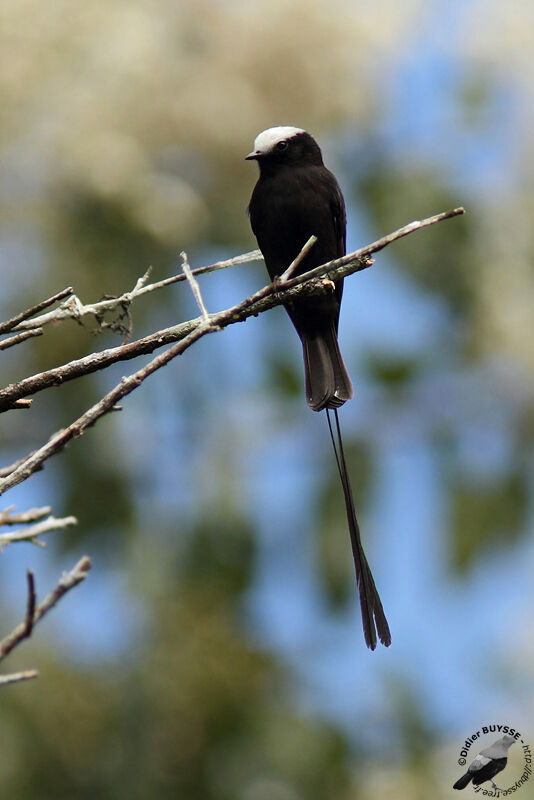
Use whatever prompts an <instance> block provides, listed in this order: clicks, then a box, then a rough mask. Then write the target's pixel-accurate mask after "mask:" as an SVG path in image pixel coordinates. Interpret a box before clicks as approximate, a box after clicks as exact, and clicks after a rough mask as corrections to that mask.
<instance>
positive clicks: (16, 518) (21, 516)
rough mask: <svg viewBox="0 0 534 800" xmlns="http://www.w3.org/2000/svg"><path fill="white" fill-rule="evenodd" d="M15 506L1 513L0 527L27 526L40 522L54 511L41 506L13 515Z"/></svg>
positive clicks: (49, 507) (48, 507)
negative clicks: (30, 523)
mask: <svg viewBox="0 0 534 800" xmlns="http://www.w3.org/2000/svg"><path fill="white" fill-rule="evenodd" d="M14 508H15V506H9V508H6V509H4V511H0V525H26V524H27V523H29V522H39V520H41V519H44V518H45V517H46V516H48V514H50V512H51V511H52V507H51V506H41V508H30V509H28V511H20V512H19V513H18V514H13V513H12V512H13V509H14Z"/></svg>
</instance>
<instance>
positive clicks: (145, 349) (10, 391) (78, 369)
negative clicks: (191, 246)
mask: <svg viewBox="0 0 534 800" xmlns="http://www.w3.org/2000/svg"><path fill="white" fill-rule="evenodd" d="M463 213H464V210H463V208H458V209H454V210H453V211H446V212H444V213H442V214H436V215H435V216H433V217H428V218H427V219H424V220H416V221H415V222H411V223H410V224H409V225H405V226H404V227H402V228H399V229H398V230H397V231H394V232H393V233H390V234H388V235H387V236H383V237H382V238H381V239H378V240H377V241H376V242H373V243H372V244H370V245H367V246H366V247H362V248H360V249H359V250H355V251H354V252H353V253H349V254H348V255H346V256H343V257H342V258H338V259H335V260H334V261H329V262H327V263H326V264H322V265H321V266H318V267H315V268H314V269H312V270H309V271H308V272H305V273H302V274H301V275H297V276H295V277H293V278H289V279H288V280H286V281H285V282H284V284H283V286H282V287H281V286H280V283H279V282H277V283H276V285H275V284H269V285H267V286H264V287H263V289H260V290H259V291H258V292H256V293H255V294H254V295H252V296H251V297H248V298H246V299H245V300H243V301H242V302H241V303H238V304H237V305H235V306H233V307H232V308H229V309H226V310H225V311H221V312H218V313H216V314H211V315H209V319H210V320H211V325H212V326H213V325H214V326H218V327H226V326H227V325H230V324H233V323H234V322H241V321H243V320H245V319H247V318H248V317H250V316H256V315H257V314H259V313H261V312H263V311H266V310H267V309H269V308H272V307H273V306H276V305H280V304H281V303H284V302H287V301H288V300H291V299H294V298H296V297H299V296H302V295H303V294H313V293H319V292H324V291H325V286H324V282H322V281H320V280H318V278H324V277H328V278H329V279H330V280H339V279H340V278H343V277H347V276H348V275H350V274H352V273H354V272H358V271H359V270H362V269H366V268H367V267H369V266H370V264H371V263H372V262H371V261H370V256H371V254H372V253H375V252H378V251H379V250H382V249H383V248H384V247H386V246H387V245H389V244H391V243H392V242H394V241H396V240H397V239H400V238H402V237H403V236H407V235H408V234H410V233H413V232H414V231H417V230H420V229H422V228H426V227H428V226H430V225H434V224H436V223H438V222H441V221H443V220H445V219H449V218H451V217H454V216H457V215H459V214H463ZM248 255H249V254H247V256H248ZM238 258H239V257H238ZM234 260H235V259H234ZM221 263H222V262H221ZM192 272H193V274H195V273H196V274H198V270H192ZM182 278H183V279H184V280H185V275H184V276H182ZM145 288H147V289H148V288H149V287H145ZM205 323H206V318H205V317H197V318H195V319H191V320H188V321H187V322H183V323H181V324H179V325H175V326H173V327H170V328H164V329H163V330H160V331H157V332H156V333H153V334H150V335H149V336H145V337H143V338H141V339H137V340H136V341H133V342H129V343H128V344H126V345H120V346H118V347H111V348H108V349H106V350H102V351H100V352H97V353H91V354H90V355H88V356H84V357H83V358H79V359H75V360H74V361H70V362H69V363H68V364H64V365H62V366H60V367H54V368H53V369H50V370H47V371H45V372H41V373H38V374H36V375H32V376H30V377H28V378H25V379H24V380H21V381H19V382H18V383H14V384H9V385H8V386H6V387H5V388H4V389H2V390H0V412H2V411H7V410H9V409H11V408H13V405H14V403H15V402H16V401H18V400H19V399H20V398H22V397H27V396H28V395H33V394H36V393H37V392H41V391H43V390H44V389H47V388H49V387H50V386H57V385H59V384H63V383H65V382H66V381H70V380H73V379H75V378H78V377H80V376H81V375H88V374H91V373H93V372H97V371H99V370H101V369H105V368H106V367H108V366H110V364H114V363H116V362H118V361H127V360H130V359H132V358H136V357H137V356H140V355H147V354H149V353H152V352H154V350H156V349H157V348H160V347H163V346H165V345H168V344H172V343H174V342H177V341H180V340H184V339H186V338H187V337H188V336H189V335H190V334H191V333H192V332H193V331H195V330H196V329H197V328H198V326H199V325H203V324H205ZM211 329H213V328H211ZM194 341H196V339H194ZM3 473H5V470H3V471H1V472H0V475H1V474H3Z"/></svg>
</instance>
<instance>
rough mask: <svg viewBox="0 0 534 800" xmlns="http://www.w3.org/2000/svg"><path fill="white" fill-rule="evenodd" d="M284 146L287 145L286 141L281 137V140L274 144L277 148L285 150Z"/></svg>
mask: <svg viewBox="0 0 534 800" xmlns="http://www.w3.org/2000/svg"><path fill="white" fill-rule="evenodd" d="M286 147H287V142H286V140H285V139H282V141H281V142H278V144H277V145H276V149H277V150H285V149H286Z"/></svg>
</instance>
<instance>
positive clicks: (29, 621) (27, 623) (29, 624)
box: [24, 569, 37, 638]
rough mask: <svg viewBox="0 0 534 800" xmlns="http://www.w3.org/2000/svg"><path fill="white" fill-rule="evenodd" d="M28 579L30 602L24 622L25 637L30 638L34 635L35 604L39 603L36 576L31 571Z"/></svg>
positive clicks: (28, 573) (28, 572) (27, 575)
mask: <svg viewBox="0 0 534 800" xmlns="http://www.w3.org/2000/svg"><path fill="white" fill-rule="evenodd" d="M26 579H27V581H28V602H27V605H26V619H25V620H24V627H25V629H26V630H25V633H24V636H25V637H26V638H28V637H30V636H31V635H32V631H33V618H34V616H35V604H36V602H37V596H36V594H35V575H34V574H33V572H32V571H31V569H28V570H26Z"/></svg>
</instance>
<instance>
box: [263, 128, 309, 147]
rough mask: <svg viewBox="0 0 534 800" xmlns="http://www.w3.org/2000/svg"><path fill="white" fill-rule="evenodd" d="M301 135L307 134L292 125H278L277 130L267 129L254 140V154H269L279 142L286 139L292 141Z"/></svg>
mask: <svg viewBox="0 0 534 800" xmlns="http://www.w3.org/2000/svg"><path fill="white" fill-rule="evenodd" d="M299 133H306V131H304V130H303V129H302V128H293V127H292V126H291V125H277V126H276V127H275V128H267V130H265V131H262V132H261V133H258V135H257V136H256V138H255V139H254V152H255V153H268V152H269V150H272V149H273V147H275V146H276V145H277V144H278V142H281V141H283V140H284V139H291V137H292V136H296V135H297V134H299Z"/></svg>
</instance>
